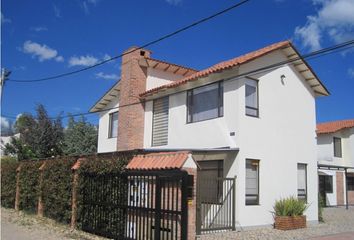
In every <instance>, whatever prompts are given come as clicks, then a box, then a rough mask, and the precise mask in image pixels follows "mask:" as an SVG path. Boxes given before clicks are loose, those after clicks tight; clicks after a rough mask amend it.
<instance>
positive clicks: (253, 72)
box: [3, 39, 354, 119]
mask: <svg viewBox="0 0 354 240" xmlns="http://www.w3.org/2000/svg"><path fill="white" fill-rule="evenodd" d="M352 47H354V39H353V40H349V41H346V42H343V43H340V44H337V45H333V46H330V47H327V48H323V49H320V50H317V51H313V52H310V53H307V54H304V55H303V56H299V57H296V58H293V59H288V60H284V61H281V62H277V63H274V64H270V65H267V66H265V67H262V68H258V69H254V70H251V71H248V72H245V73H242V74H239V75H237V76H235V77H233V78H232V79H235V78H240V77H243V76H252V75H256V74H259V73H262V72H265V71H268V70H270V69H273V68H276V67H279V66H282V65H287V64H289V63H292V62H295V61H298V60H302V59H314V58H319V57H323V56H325V55H327V54H332V53H336V52H339V51H343V50H347V49H349V48H352ZM176 93H177V92H176ZM176 93H174V94H176ZM140 103H141V101H137V102H134V103H130V104H125V105H121V106H118V107H112V108H106V109H104V110H99V111H96V112H83V113H75V114H68V115H65V116H62V117H60V116H59V117H60V118H61V119H63V118H67V117H70V116H72V117H76V116H84V115H89V114H95V113H99V112H106V111H110V110H114V109H119V108H123V107H127V106H131V105H136V104H140ZM3 116H4V117H6V118H12V119H16V117H13V116H6V115H3ZM56 118H57V117H51V118H50V119H56Z"/></svg>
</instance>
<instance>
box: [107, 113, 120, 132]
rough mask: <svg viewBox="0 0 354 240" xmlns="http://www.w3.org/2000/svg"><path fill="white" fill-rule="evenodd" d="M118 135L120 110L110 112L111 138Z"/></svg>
mask: <svg viewBox="0 0 354 240" xmlns="http://www.w3.org/2000/svg"><path fill="white" fill-rule="evenodd" d="M117 135H118V112H114V113H110V114H109V132H108V137H109V138H116V137H117Z"/></svg>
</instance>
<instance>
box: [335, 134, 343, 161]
mask: <svg viewBox="0 0 354 240" xmlns="http://www.w3.org/2000/svg"><path fill="white" fill-rule="evenodd" d="M333 148H334V156H335V157H339V158H341V157H342V139H341V138H338V137H334V138H333Z"/></svg>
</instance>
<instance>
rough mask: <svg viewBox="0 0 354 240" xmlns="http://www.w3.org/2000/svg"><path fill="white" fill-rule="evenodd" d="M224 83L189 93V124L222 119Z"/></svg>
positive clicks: (196, 89) (210, 85)
mask: <svg viewBox="0 0 354 240" xmlns="http://www.w3.org/2000/svg"><path fill="white" fill-rule="evenodd" d="M223 92H224V90H223V82H218V83H214V84H209V85H207V86H203V87H199V88H195V89H192V90H189V91H188V92H187V122H188V123H192V122H199V121H203V120H208V119H213V118H217V117H222V116H223V114H224V109H223V105H224V104H223Z"/></svg>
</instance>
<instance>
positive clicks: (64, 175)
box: [41, 157, 77, 223]
mask: <svg viewBox="0 0 354 240" xmlns="http://www.w3.org/2000/svg"><path fill="white" fill-rule="evenodd" d="M76 159H77V158H73V157H67V158H60V159H55V160H47V162H46V165H45V167H44V169H43V182H42V189H41V191H42V199H43V205H44V216H46V217H49V218H52V219H55V220H56V221H59V222H63V223H69V222H70V219H71V201H72V200H71V195H72V180H73V178H72V170H71V167H72V166H73V165H74V164H75V162H76Z"/></svg>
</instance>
